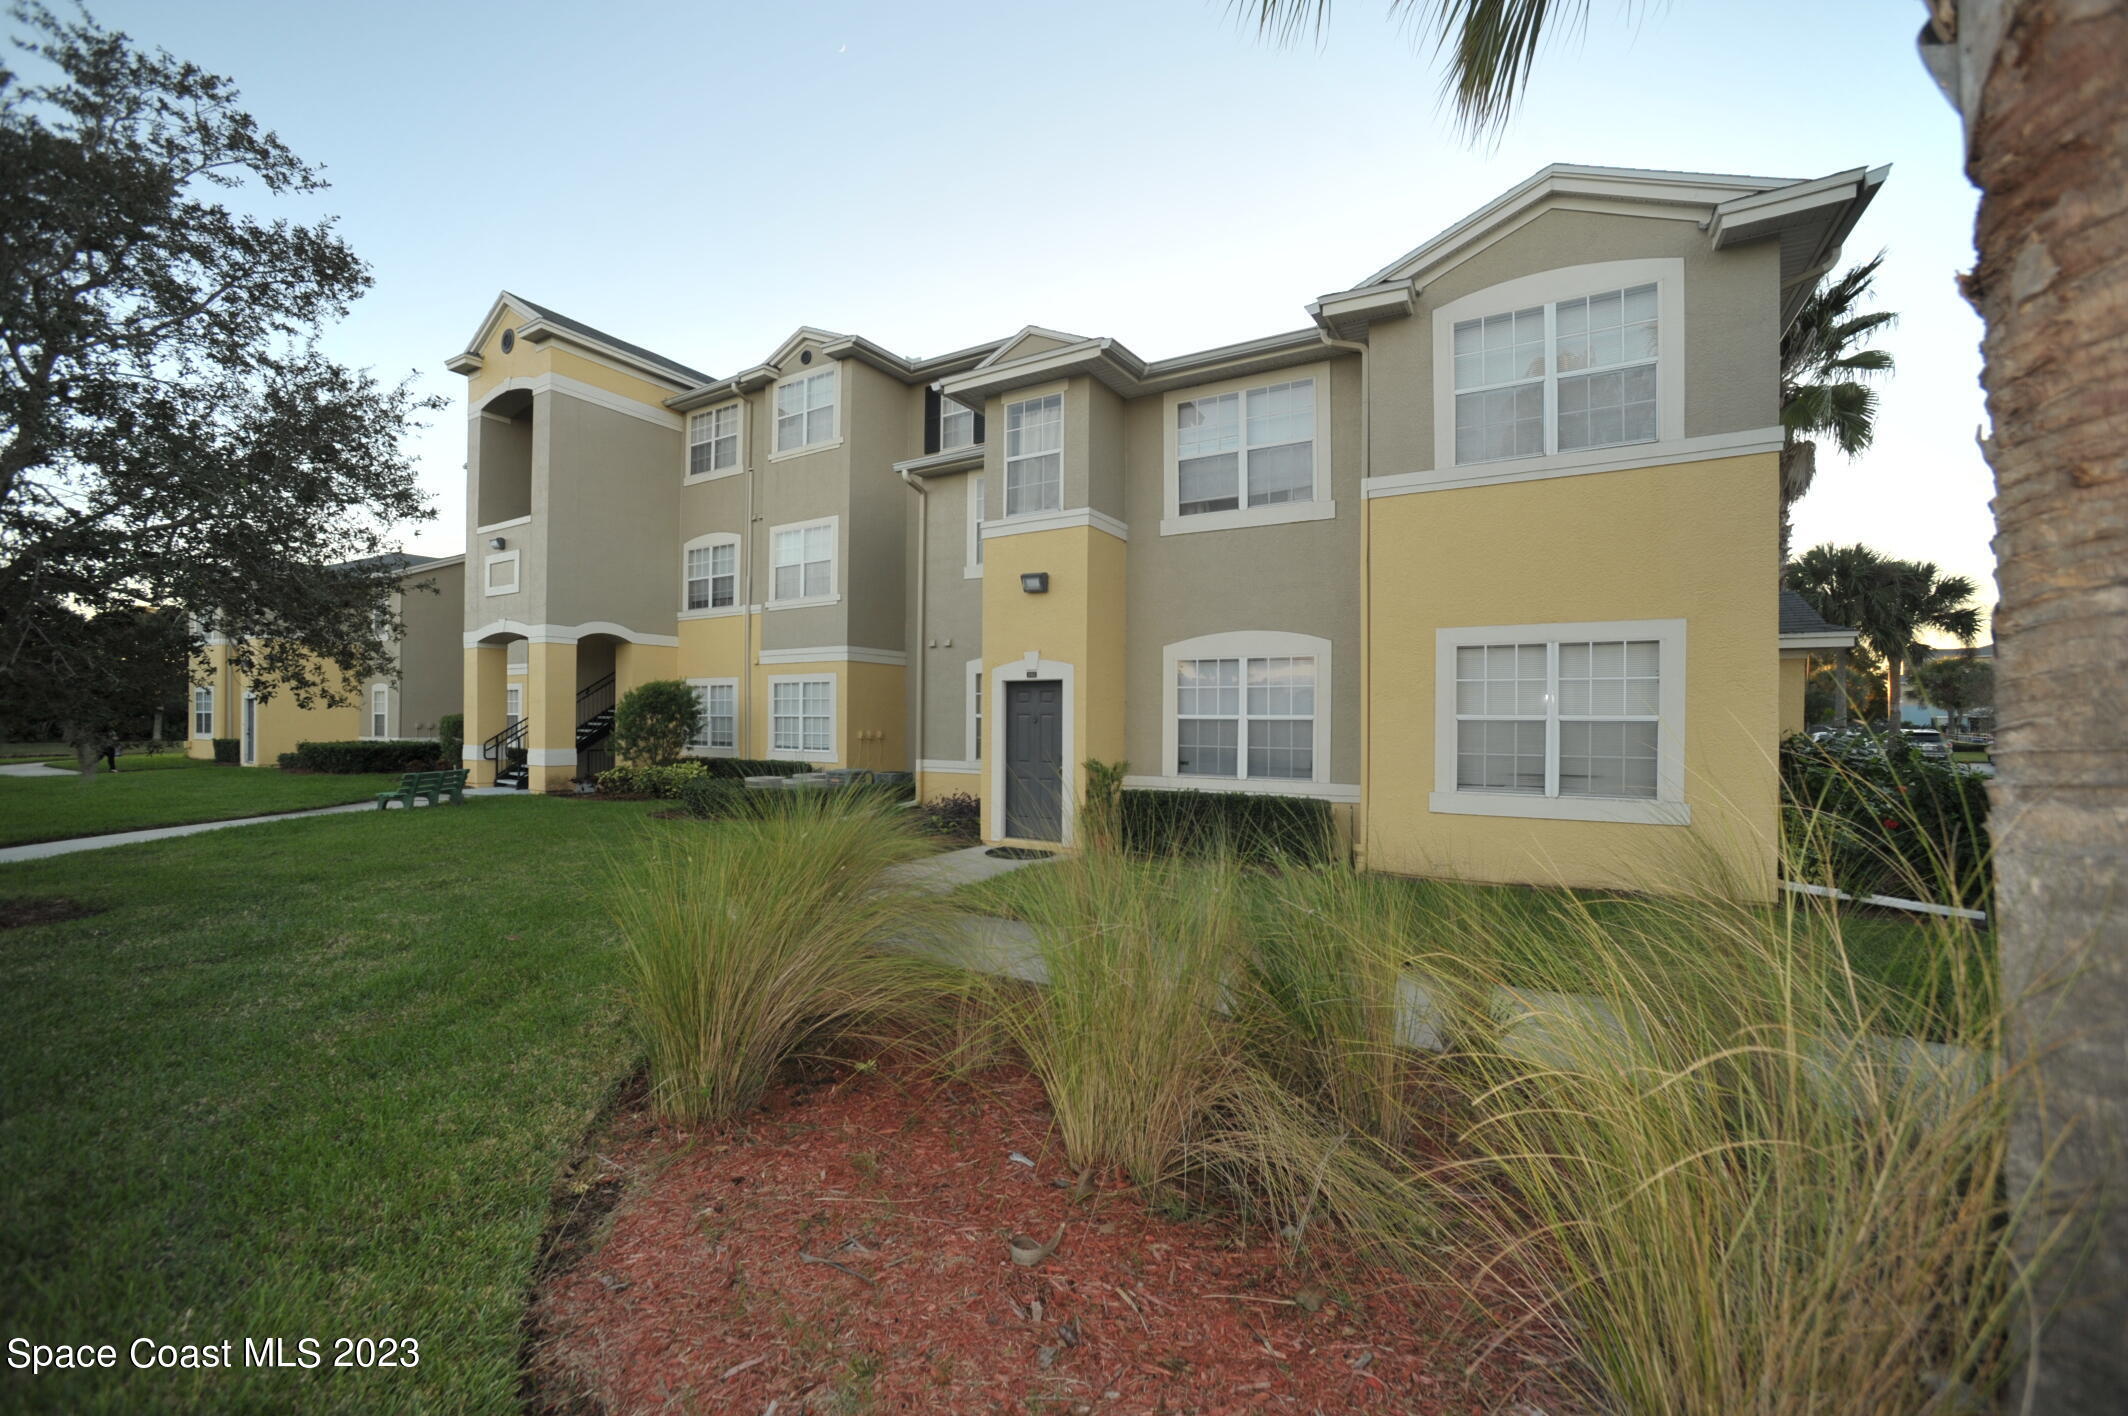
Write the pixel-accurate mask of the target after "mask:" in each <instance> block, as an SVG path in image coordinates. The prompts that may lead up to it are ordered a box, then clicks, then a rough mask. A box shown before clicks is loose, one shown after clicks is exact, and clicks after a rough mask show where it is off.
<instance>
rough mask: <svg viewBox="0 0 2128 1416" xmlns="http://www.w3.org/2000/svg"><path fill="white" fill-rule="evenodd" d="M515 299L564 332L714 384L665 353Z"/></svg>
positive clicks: (691, 379)
mask: <svg viewBox="0 0 2128 1416" xmlns="http://www.w3.org/2000/svg"><path fill="white" fill-rule="evenodd" d="M512 298H513V299H515V300H516V301H517V302H518V303H519V304H521V305H523V306H524V307H525V308H526V309H528V310H530V311H531V312H532V313H533V314H535V315H538V316H539V317H540V318H541V319H543V320H546V321H547V322H548V323H550V324H557V325H560V326H561V327H562V328H563V329H567V330H574V331H575V332H576V333H578V334H581V335H583V336H585V337H586V338H589V339H596V340H597V341H598V342H599V343H601V344H608V345H611V346H612V347H614V348H615V349H618V350H620V351H621V352H622V353H623V354H628V355H632V356H634V357H635V358H638V359H641V360H642V361H643V362H644V363H646V364H655V365H657V366H658V367H659V368H661V369H669V370H670V371H672V372H673V373H674V374H676V375H678V376H679V377H680V378H683V379H686V380H687V381H688V382H690V383H698V384H705V383H711V382H714V380H712V379H711V377H710V376H709V375H708V374H705V373H703V372H702V371H701V370H700V369H690V368H688V367H687V365H685V364H683V363H681V362H680V361H679V360H677V359H668V358H666V357H665V356H664V355H663V354H660V353H657V352H656V351H655V350H650V349H645V348H644V347H643V346H642V345H640V344H630V343H629V342H628V341H627V340H625V339H617V338H615V337H614V336H613V335H610V334H608V333H606V331H604V330H602V329H595V328H593V327H592V326H590V325H587V324H585V323H584V322H583V321H582V320H572V319H570V318H569V317H568V316H567V315H565V314H563V313H562V312H561V311H559V310H550V309H548V308H547V307H546V306H545V305H535V304H533V303H532V302H531V301H530V300H527V299H526V298H525V297H524V296H522V295H516V296H513V297H512Z"/></svg>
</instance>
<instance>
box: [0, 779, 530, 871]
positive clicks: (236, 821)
mask: <svg viewBox="0 0 2128 1416" xmlns="http://www.w3.org/2000/svg"><path fill="white" fill-rule="evenodd" d="M14 775H17V776H20V775H23V774H21V773H16V774H14ZM59 775H60V776H62V777H66V776H72V775H73V774H72V773H70V772H62V773H60V774H59ZM465 794H466V795H467V796H469V797H476V796H505V797H514V796H525V795H528V793H525V792H520V791H516V790H514V789H512V788H510V787H467V788H466V793H465ZM418 805H419V806H420V807H421V808H422V809H424V810H425V809H426V808H427V806H428V803H426V802H421V803H418ZM376 809H377V804H376V803H375V802H372V801H357V802H349V803H348V804H347V805H346V806H321V807H318V808H317V809H315V810H312V811H283V812H279V813H277V814H275V815H272V816H238V817H233V818H231V819H230V820H227V821H195V822H192V823H191V824H190V825H186V826H155V827H151V828H149V829H148V830H145V831H116V832H113V833H112V834H110V835H108V836H75V837H73V838H71V839H69V840H64V841H35V842H32V843H31V844H29V845H26V846H8V847H6V848H4V849H0V865H9V864H12V863H14V862H15V861H18V860H48V859H50V858H51V857H52V856H63V855H72V854H74V852H76V851H100V850H103V849H104V848H106V847H108V846H131V845H137V844H139V843H140V842H142V841H167V840H169V839H170V838H171V837H173V836H196V835H198V834H199V833H200V832H202V831H220V830H223V829H224V828H226V827H230V826H258V825H262V824H263V823H265V822H268V821H299V820H301V819H302V818H304V817H306V816H339V815H342V814H343V813H346V812H350V811H375V810H376Z"/></svg>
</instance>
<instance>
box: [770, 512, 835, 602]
mask: <svg viewBox="0 0 2128 1416" xmlns="http://www.w3.org/2000/svg"><path fill="white" fill-rule="evenodd" d="M837 525H838V518H836V517H832V516H831V517H828V518H826V519H825V520H822V521H810V522H805V523H802V524H800V525H796V526H778V527H776V528H775V529H774V530H772V531H771V532H770V533H769V538H770V540H769V546H770V566H771V570H772V575H773V579H774V583H773V585H772V587H771V590H772V596H773V599H774V600H775V601H777V602H781V603H790V602H793V601H803V602H806V603H813V602H817V601H822V600H826V599H828V598H830V597H831V596H833V595H834V593H835V534H836V528H837Z"/></svg>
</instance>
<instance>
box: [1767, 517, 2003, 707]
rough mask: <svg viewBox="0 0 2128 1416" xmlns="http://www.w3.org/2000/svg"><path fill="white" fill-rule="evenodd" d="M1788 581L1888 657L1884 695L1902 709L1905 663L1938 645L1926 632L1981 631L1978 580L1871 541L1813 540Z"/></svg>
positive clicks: (1964, 638)
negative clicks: (1898, 555)
mask: <svg viewBox="0 0 2128 1416" xmlns="http://www.w3.org/2000/svg"><path fill="white" fill-rule="evenodd" d="M1787 579H1788V585H1789V588H1790V589H1792V590H1794V591H1795V592H1796V593H1797V594H1799V595H1801V596H1802V597H1803V598H1804V599H1805V600H1807V601H1809V602H1810V606H1811V608H1812V609H1814V610H1816V611H1817V612H1818V613H1819V614H1821V615H1823V616H1825V618H1827V619H1829V620H1831V621H1832V622H1833V623H1835V624H1843V625H1846V626H1847V627H1848V628H1850V629H1852V630H1854V631H1855V632H1856V633H1857V634H1859V635H1860V636H1861V639H1862V643H1863V645H1864V646H1865V647H1866V648H1868V650H1869V651H1870V653H1872V654H1874V655H1876V656H1877V657H1878V658H1880V659H1882V660H1883V661H1884V672H1885V680H1886V686H1885V699H1886V701H1887V702H1888V703H1889V704H1890V705H1891V711H1892V712H1893V713H1896V712H1897V711H1898V703H1899V679H1900V676H1901V674H1902V672H1903V671H1904V669H1905V667H1906V666H1907V665H1908V664H1918V663H1921V662H1922V661H1924V660H1925V659H1927V658H1928V657H1929V655H1930V654H1932V653H1933V652H1934V650H1932V649H1931V648H1930V647H1929V646H1928V645H1927V644H1925V643H1923V642H1922V640H1921V636H1922V635H1923V634H1924V633H1928V632H1932V631H1933V632H1935V633H1938V634H1948V635H1950V636H1952V637H1953V638H1955V639H1957V640H1958V641H1959V642H1961V643H1963V644H1971V643H1972V642H1973V640H1974V639H1975V638H1976V637H1978V635H1979V633H1980V610H1979V608H1978V607H1977V606H1975V605H1974V604H1973V603H1972V600H1973V593H1974V585H1973V582H1972V581H1971V580H1970V579H1968V578H1967V577H1965V576H1963V575H1946V574H1944V573H1943V571H1942V570H1940V569H1939V568H1938V567H1937V566H1936V565H1935V563H1934V562H1932V561H1907V560H1898V559H1895V558H1893V557H1890V556H1885V555H1882V554H1880V553H1878V552H1876V551H1873V550H1871V549H1870V548H1869V547H1868V546H1864V545H1860V544H1856V545H1852V546H1834V545H1830V544H1828V545H1822V546H1812V547H1811V548H1810V549H1809V550H1807V551H1805V552H1803V554H1802V555H1800V556H1798V557H1796V559H1795V563H1794V564H1793V565H1791V566H1789V568H1788V576H1787Z"/></svg>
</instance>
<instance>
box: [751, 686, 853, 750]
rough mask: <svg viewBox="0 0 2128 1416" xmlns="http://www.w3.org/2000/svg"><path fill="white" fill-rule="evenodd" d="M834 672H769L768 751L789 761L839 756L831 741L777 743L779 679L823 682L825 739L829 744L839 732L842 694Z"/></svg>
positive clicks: (834, 740) (839, 734)
mask: <svg viewBox="0 0 2128 1416" xmlns="http://www.w3.org/2000/svg"><path fill="white" fill-rule="evenodd" d="M837 679H838V676H837V675H835V674H770V675H769V676H768V754H769V756H770V757H773V758H780V759H783V760H786V761H791V762H836V761H839V760H841V754H840V752H839V750H838V749H837V748H835V747H833V746H832V745H831V746H829V747H828V748H826V749H825V750H822V749H819V748H803V747H789V748H785V747H778V746H776V685H777V684H779V683H799V684H804V683H824V684H826V685H827V686H828V741H829V742H830V744H832V743H834V742H836V741H838V740H839V739H840V738H841V736H842V697H841V689H840V686H839V684H838V682H837Z"/></svg>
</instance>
